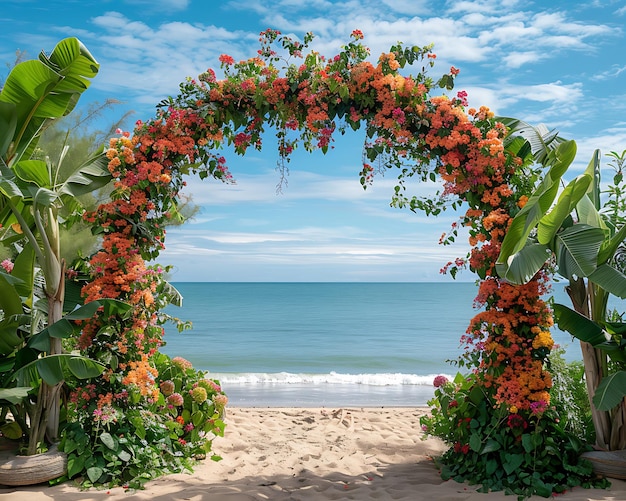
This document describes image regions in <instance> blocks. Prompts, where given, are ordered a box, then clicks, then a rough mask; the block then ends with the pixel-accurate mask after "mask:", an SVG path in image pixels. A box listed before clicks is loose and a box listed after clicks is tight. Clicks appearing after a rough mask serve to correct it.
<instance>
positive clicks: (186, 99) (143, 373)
mask: <svg viewBox="0 0 626 501" xmlns="http://www.w3.org/2000/svg"><path fill="white" fill-rule="evenodd" d="M362 38H363V35H362V33H361V32H360V31H358V30H355V31H354V32H353V33H352V35H351V39H350V41H349V43H347V45H345V46H344V47H343V49H342V50H341V52H339V53H338V54H337V55H335V56H334V57H330V58H325V57H324V56H322V55H320V54H318V53H316V52H308V53H305V50H306V49H307V45H308V44H309V43H310V41H311V40H312V35H310V34H307V36H305V38H304V41H303V43H300V42H297V41H293V40H291V39H290V38H287V37H284V36H282V35H281V34H280V33H279V32H277V31H273V30H267V31H265V32H263V33H261V37H260V44H261V48H260V50H259V51H258V54H257V56H256V57H253V58H250V59H248V60H244V61H239V62H235V61H234V60H233V58H231V57H230V56H227V55H222V56H221V57H220V61H221V64H222V68H223V70H224V73H225V78H224V79H219V80H218V79H217V78H216V75H215V73H214V72H213V71H212V70H208V71H207V72H205V73H203V74H202V75H200V77H199V78H198V79H197V80H192V79H188V80H187V81H185V82H184V83H183V84H181V87H180V94H179V95H178V96H177V97H175V98H170V99H169V100H167V101H164V102H162V103H161V104H160V105H159V109H160V111H159V112H158V114H157V116H156V117H155V118H154V119H152V120H150V121H148V122H145V123H144V122H138V123H137V125H136V128H135V130H134V132H133V134H132V135H131V134H129V133H125V134H123V135H121V136H120V137H116V138H113V139H111V141H110V145H109V149H108V152H107V157H108V159H109V164H108V165H109V171H110V173H111V175H112V177H113V179H114V190H113V192H112V195H111V201H110V202H108V203H105V204H102V205H100V206H99V207H98V208H97V209H96V210H95V211H93V212H89V213H86V214H85V215H84V219H85V220H86V221H88V222H89V223H90V224H91V225H93V227H94V228H96V229H97V230H96V231H97V232H98V233H101V235H102V248H101V250H100V251H99V252H97V253H96V254H95V255H94V256H93V257H92V259H91V261H90V263H89V273H90V278H89V280H88V283H87V284H86V285H85V286H84V288H83V295H84V296H85V298H86V299H85V302H89V301H93V300H97V299H101V298H112V299H120V300H123V301H125V302H128V303H130V304H132V305H133V306H134V308H133V310H132V312H133V313H132V315H131V317H130V319H126V320H125V321H124V322H121V321H119V322H117V321H114V320H115V319H113V318H112V316H110V315H108V316H107V315H106V314H105V313H104V312H102V313H101V314H99V315H98V316H96V317H95V318H93V319H92V320H89V321H86V322H85V323H84V324H83V328H82V335H81V337H80V340H79V346H80V348H81V350H82V351H83V353H84V354H86V355H89V356H92V357H95V358H102V355H103V353H104V352H108V353H109V354H111V353H112V354H113V355H108V356H109V359H110V360H113V361H114V362H113V363H110V364H109V367H110V368H109V370H108V371H107V372H106V373H105V374H104V376H103V378H101V379H100V380H99V381H98V382H96V383H94V384H93V385H92V387H90V390H89V393H88V394H86V393H85V392H84V390H83V389H78V390H76V391H75V392H74V396H73V398H74V399H75V401H76V409H77V410H78V412H80V411H81V409H91V408H92V407H93V404H94V402H97V404H96V406H97V408H99V409H103V408H104V407H105V406H106V405H113V406H115V405H116V404H120V402H122V400H123V399H127V398H128V395H125V394H124V388H125V387H128V385H131V386H132V387H133V388H135V389H137V394H136V396H135V397H133V398H135V399H136V400H137V401H139V400H141V399H145V400H146V401H148V402H153V401H156V400H158V399H159V397H160V395H159V394H160V393H162V394H167V391H170V390H169V389H164V388H163V380H164V378H163V377H162V376H163V375H162V374H160V373H159V372H160V371H161V370H162V368H160V367H158V365H155V363H154V357H155V356H157V354H158V348H159V346H160V345H161V343H162V341H161V335H162V327H161V320H162V319H161V317H160V314H159V310H160V309H161V308H162V307H163V306H164V305H165V304H166V303H167V301H168V295H167V284H165V282H164V281H163V279H162V274H161V272H162V270H161V269H160V268H159V267H156V266H154V267H149V266H147V265H146V261H147V260H152V259H154V258H155V257H156V256H158V254H159V251H160V250H161V249H162V248H163V246H164V239H165V229H164V226H165V223H166V222H167V221H169V220H171V219H176V218H178V217H179V213H178V210H177V208H178V198H177V195H178V193H179V191H180V190H181V188H182V187H183V185H184V183H185V182H184V177H185V175H187V174H189V173H196V174H198V175H199V176H200V177H201V178H206V177H214V178H216V179H218V180H222V181H224V182H229V181H230V180H231V179H232V178H231V174H230V173H229V171H228V168H227V161H226V159H225V157H224V156H223V155H221V150H222V149H223V148H224V146H232V147H233V148H234V150H235V152H236V153H238V154H240V155H243V154H245V152H246V150H247V149H248V148H256V149H261V147H262V135H263V133H264V132H265V131H266V128H270V129H271V130H272V131H275V132H276V134H277V136H278V140H279V151H278V153H279V157H280V159H281V161H282V162H283V165H286V163H287V162H289V156H290V154H291V153H292V152H293V150H294V149H295V148H297V147H303V148H304V149H306V150H307V151H312V150H315V149H320V150H322V151H323V152H324V153H326V152H327V150H328V149H329V148H330V147H331V146H332V141H333V135H334V134H336V133H337V132H340V133H343V132H345V131H346V130H348V129H353V130H357V129H359V128H361V127H363V128H364V129H365V132H366V136H367V139H366V141H365V145H364V149H363V156H364V158H363V169H362V170H361V172H360V182H361V184H362V185H363V186H364V187H367V185H368V184H370V183H371V182H372V181H373V179H374V177H375V174H376V173H377V171H378V170H384V171H389V172H393V173H395V174H397V176H398V183H397V186H396V188H395V192H394V194H393V202H392V203H393V205H395V206H397V207H407V208H409V209H411V210H422V211H425V212H426V213H427V214H433V215H436V214H437V213H439V212H440V211H441V210H444V209H445V208H446V207H447V206H452V207H454V208H459V207H461V206H463V207H464V208H465V213H464V215H463V216H462V217H461V219H460V222H459V223H460V224H461V225H463V226H466V227H467V228H468V229H469V235H470V244H471V246H472V249H471V252H470V254H469V255H468V256H467V258H466V259H458V260H457V261H456V262H454V263H449V264H448V265H447V266H446V267H445V271H448V272H450V273H451V274H453V275H454V274H455V273H456V272H457V270H458V269H459V268H463V267H469V269H470V270H471V271H472V272H474V273H476V274H477V276H478V278H479V280H480V285H479V291H478V295H477V297H476V300H475V303H476V305H477V306H479V307H484V311H482V312H480V313H478V314H477V315H476V316H475V317H474V318H473V319H472V320H471V322H470V325H469V327H468V329H467V332H466V333H465V334H464V335H463V336H462V342H463V343H464V344H465V346H466V352H465V355H464V356H463V358H462V359H461V360H460V361H459V363H460V365H464V366H465V367H467V368H468V369H469V371H470V375H469V376H467V377H464V378H461V379H459V380H457V381H455V382H447V383H445V384H446V385H452V386H453V387H454V389H453V391H452V393H451V396H450V398H449V399H448V401H447V404H446V408H445V409H443V408H439V409H435V410H434V412H435V416H437V413H438V419H434V420H428V419H427V420H425V421H424V426H426V427H428V426H431V427H432V426H436V423H437V422H438V423H439V424H441V422H442V419H444V420H448V422H451V420H454V421H455V423H456V420H458V426H457V427H456V429H454V430H451V431H450V434H449V436H448V437H447V439H449V441H450V442H451V443H453V444H454V445H453V446H452V447H451V449H450V450H449V451H448V453H446V457H445V458H444V460H445V461H444V462H446V463H447V464H448V470H447V471H448V475H449V476H450V477H454V478H456V479H457V480H464V479H467V480H471V481H473V482H479V483H484V484H485V485H487V486H488V488H494V489H513V490H514V491H515V492H519V493H524V494H529V493H533V492H540V487H537V485H539V484H538V483H536V482H535V480H532V482H530V481H524V482H523V483H521V484H520V482H521V480H519V479H518V480H515V479H513V478H509V477H510V475H508V474H504V476H502V477H498V479H496V480H497V481H494V480H493V479H492V478H491V477H493V476H494V472H495V471H496V470H498V471H504V472H509V473H510V471H513V470H514V469H516V468H520V467H522V465H523V468H525V470H524V471H529V472H530V473H528V478H530V476H531V475H532V474H533V472H534V471H540V470H541V469H542V468H544V467H545V464H543V465H536V464H535V465H533V464H531V463H532V462H531V461H530V460H528V461H527V460H526V459H524V458H525V456H524V454H526V455H527V456H530V455H532V454H531V453H533V451H535V450H536V449H538V448H539V447H545V443H543V442H541V443H540V441H537V440H541V439H532V440H535V442H532V443H530V442H528V443H526V440H527V439H524V443H523V444H522V443H521V439H519V440H518V438H519V437H522V435H523V433H524V430H525V429H526V427H528V426H531V427H534V429H535V430H536V431H537V433H536V435H541V433H540V432H541V431H542V430H544V431H545V430H548V432H549V434H552V435H554V436H557V438H556V439H555V440H556V442H555V448H554V454H553V455H552V456H551V458H549V460H550V461H553V463H554V465H553V466H552V467H551V468H550V469H549V470H548V473H546V475H554V470H555V469H557V467H556V466H555V465H556V462H557V461H560V460H561V459H562V456H561V454H562V447H561V445H562V442H563V441H564V440H565V438H563V437H562V436H560V435H558V433H557V432H556V431H555V429H556V428H558V426H557V425H556V424H555V423H556V422H557V421H558V420H556V421H555V419H554V418H553V417H552V416H549V415H548V411H549V408H550V394H549V390H550V387H551V384H552V382H551V378H550V374H549V373H548V372H547V371H546V367H545V363H546V360H547V357H548V354H549V352H550V350H551V348H552V346H553V341H552V338H551V336H550V327H551V326H552V323H553V321H552V315H551V311H550V309H549V308H548V307H547V305H546V303H545V302H544V301H543V300H542V299H541V296H542V295H543V294H544V293H545V292H546V288H547V281H546V280H547V278H546V276H545V275H544V274H543V273H542V272H541V273H539V274H538V275H537V276H535V277H534V278H533V279H532V280H531V281H529V282H528V283H527V284H526V285H522V286H515V285H511V284H509V283H507V282H506V281H504V280H502V279H500V278H499V277H498V275H497V273H496V272H495V263H496V260H497V258H498V255H499V253H500V245H501V242H502V240H503V238H504V236H505V234H506V232H507V228H508V227H509V225H510V223H511V221H512V218H513V217H514V216H515V215H516V214H517V213H518V212H519V210H520V208H521V207H522V206H523V205H524V203H525V201H526V200H527V197H528V195H529V194H530V192H531V190H532V188H533V184H534V181H535V180H536V172H535V171H533V170H532V169H531V167H530V164H531V162H530V161H529V159H528V158H527V157H526V156H523V155H521V154H520V156H518V153H520V152H519V144H518V143H511V144H506V143H505V141H506V139H507V133H508V132H507V128H506V127H505V126H504V125H503V124H502V123H500V122H498V121H497V120H496V119H495V118H494V116H493V113H492V112H491V111H490V110H488V109H487V108H480V109H478V110H476V109H468V110H466V107H467V100H466V96H467V95H466V93H465V92H463V91H461V92H457V93H456V95H454V97H446V96H431V93H432V92H433V91H435V90H436V89H437V87H440V88H446V89H448V90H451V89H452V88H453V85H454V77H455V76H456V75H457V73H458V70H457V69H456V68H454V67H452V68H450V71H449V72H448V73H446V74H444V75H443V76H442V77H441V78H440V79H439V80H437V81H435V80H433V79H432V78H431V77H429V76H428V75H427V70H426V68H427V67H433V66H434V63H435V59H436V56H435V54H434V53H432V51H431V48H432V47H424V48H421V47H411V48H405V47H403V46H401V45H395V46H393V47H391V49H390V51H389V52H388V53H384V54H382V55H381V56H380V57H379V59H378V62H377V64H375V65H374V64H372V63H370V62H369V61H368V60H367V58H368V56H369V51H368V49H367V48H366V47H364V46H363V45H362V44H361V39H362ZM281 61H285V63H281ZM415 63H419V64H422V65H423V67H422V68H421V71H419V72H418V73H417V74H416V75H415V76H404V75H402V74H401V73H400V71H401V70H402V69H403V68H404V67H405V66H406V65H411V64H415ZM279 64H283V66H282V67H279ZM516 148H517V149H516ZM412 178H415V179H417V180H427V179H431V180H435V179H437V178H440V179H442V180H443V190H442V192H441V193H440V194H439V195H440V196H439V197H438V198H436V199H434V200H422V199H418V198H416V197H410V196H409V195H407V191H406V187H407V183H408V182H409V181H410V180H411V179H412ZM456 236H457V228H456V227H453V228H452V229H451V232H450V233H449V234H448V235H447V236H444V237H442V243H449V242H450V241H451V240H454V238H455V237H456ZM441 383H442V384H443V382H441ZM159 385H161V386H160V387H159ZM170 393H171V391H170ZM454 397H456V399H455V400H454V405H451V402H452V401H453V398H454ZM461 397H463V399H462V398H461ZM89 402H90V404H89V405H88V403H89ZM124 402H126V400H124ZM448 404H450V405H448ZM90 405H91V407H90ZM120 405H121V404H120ZM124 405H126V404H124ZM185 418H187V422H191V421H193V416H192V415H191V414H190V415H188V416H185V417H184V418H183V422H185ZM190 420H191V421H190ZM546 423H547V424H546ZM213 424H215V427H214V428H213V431H215V432H216V433H220V432H221V428H220V426H221V425H220V423H219V422H218V421H214V422H213ZM498 426H502V427H504V428H507V426H508V430H509V432H508V433H509V434H508V435H507V436H506V437H505V438H503V439H502V440H505V441H507V442H506V443H504V442H496V441H494V440H493V439H492V438H493V437H491V438H490V435H491V434H492V432H493V430H494V429H496V428H497V427H498ZM555 427H556V428H555ZM429 431H431V432H435V431H437V430H432V429H431V430H429ZM439 431H440V432H441V430H439ZM144 433H146V431H145V430H144ZM416 433H417V431H416ZM528 440H531V439H528ZM559 440H560V441H561V442H559ZM557 442H558V443H557ZM516 443H517V447H518V448H520V450H521V452H520V453H519V454H512V455H511V456H510V457H509V455H506V456H505V455H503V450H504V448H505V447H509V446H514V445H515V444H516ZM520 458H521V459H520ZM527 463H528V464H527ZM574 463H575V461H574V459H572V464H574ZM502 466H503V468H504V469H502ZM537 467H539V469H537ZM561 470H562V467H561ZM540 473H541V475H544V473H543V472H542V471H541V472H540ZM587 473H588V472H587ZM541 475H540V476H541ZM496 477H497V475H496ZM569 478H570V479H571V478H574V477H572V476H571V475H570V477H569ZM581 478H582V477H581ZM541 479H543V480H541ZM540 480H541V482H544V480H545V479H544V477H541V478H540ZM568 482H571V480H567V477H565V476H563V477H560V480H559V479H557V480H556V481H555V482H554V484H553V485H550V487H549V488H548V489H549V491H550V492H552V491H553V490H554V491H555V492H557V491H559V490H562V489H564V488H565V487H567V483H568ZM581 482H583V480H578V483H581ZM544 483H546V484H547V480H545V482H544ZM533 486H534V487H533Z"/></svg>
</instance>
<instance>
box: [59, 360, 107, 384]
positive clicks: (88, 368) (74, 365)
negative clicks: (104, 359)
mask: <svg viewBox="0 0 626 501" xmlns="http://www.w3.org/2000/svg"><path fill="white" fill-rule="evenodd" d="M67 368H68V369H69V370H70V372H71V373H72V374H73V375H74V376H76V377H77V378H78V379H89V378H92V377H97V376H99V375H100V374H102V373H103V372H104V369H105V368H106V367H105V365H104V364H101V363H100V362H97V361H96V360H92V359H90V358H87V357H80V356H71V357H70V358H68V359H67Z"/></svg>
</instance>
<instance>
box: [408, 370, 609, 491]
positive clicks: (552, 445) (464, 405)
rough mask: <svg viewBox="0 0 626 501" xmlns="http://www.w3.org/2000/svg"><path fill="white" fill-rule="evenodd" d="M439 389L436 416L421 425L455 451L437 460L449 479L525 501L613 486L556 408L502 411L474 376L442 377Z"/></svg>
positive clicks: (434, 405) (433, 409)
mask: <svg viewBox="0 0 626 501" xmlns="http://www.w3.org/2000/svg"><path fill="white" fill-rule="evenodd" d="M435 385H436V386H435V396H434V398H432V399H431V400H430V401H429V402H428V405H429V406H430V407H431V413H430V415H427V416H423V417H422V418H420V423H421V425H422V431H423V432H424V433H425V435H430V436H434V437H439V438H441V439H443V440H444V441H445V442H446V443H447V444H448V445H449V446H450V448H449V449H448V450H447V451H446V452H445V453H444V454H443V456H442V457H441V458H438V459H437V461H438V462H439V463H440V464H439V466H440V468H441V476H442V478H443V479H444V480H448V479H453V480H455V481H457V482H469V483H470V484H472V485H480V487H479V489H478V491H479V492H490V491H504V492H505V493H507V494H517V495H518V496H519V498H520V499H524V498H526V497H530V496H531V495H534V494H536V495H539V496H543V497H550V496H552V495H553V494H561V493H564V492H566V491H567V490H570V489H571V488H573V487H579V486H581V487H586V488H589V487H596V488H605V487H607V486H609V485H610V483H609V482H608V481H607V480H606V479H600V478H597V477H596V476H595V474H594V473H593V471H592V465H591V463H590V462H589V461H587V460H585V459H583V458H582V457H581V454H582V453H583V452H585V451H587V450H590V449H591V448H590V447H589V446H588V445H587V444H584V443H583V442H582V441H581V440H579V439H578V438H576V437H575V436H573V435H572V434H571V433H570V432H569V431H568V430H566V429H565V426H564V423H563V422H562V421H561V419H560V417H559V415H558V413H557V412H556V411H555V409H554V407H550V408H547V407H546V406H545V405H542V404H539V403H536V404H535V405H533V406H532V407H531V411H530V412H529V413H524V412H520V411H519V410H518V409H515V408H512V409H506V408H504V407H502V406H498V405H497V404H496V402H495V401H494V399H493V397H492V396H490V395H489V394H488V393H486V392H485V391H484V389H483V388H482V386H481V384H480V383H479V382H478V381H477V380H476V377H475V376H473V375H470V376H464V375H462V374H460V373H459V374H457V376H456V377H455V378H454V380H453V381H448V380H447V379H446V378H445V377H443V376H438V377H437V378H436V379H435Z"/></svg>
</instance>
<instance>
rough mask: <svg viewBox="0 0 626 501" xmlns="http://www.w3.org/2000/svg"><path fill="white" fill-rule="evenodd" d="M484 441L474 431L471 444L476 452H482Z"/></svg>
mask: <svg viewBox="0 0 626 501" xmlns="http://www.w3.org/2000/svg"><path fill="white" fill-rule="evenodd" d="M482 445H483V443H482V440H481V439H480V435H478V433H472V434H471V436H470V439H469V446H470V449H472V450H473V451H474V452H480V449H481V447H482Z"/></svg>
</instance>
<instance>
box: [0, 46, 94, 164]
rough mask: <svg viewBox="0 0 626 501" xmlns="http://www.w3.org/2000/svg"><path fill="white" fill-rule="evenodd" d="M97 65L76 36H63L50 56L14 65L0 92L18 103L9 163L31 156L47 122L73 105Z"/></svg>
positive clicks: (1, 98)
mask: <svg viewBox="0 0 626 501" xmlns="http://www.w3.org/2000/svg"><path fill="white" fill-rule="evenodd" d="M98 67H99V65H98V63H97V61H96V60H95V59H94V58H93V56H92V55H91V54H90V53H89V51H88V50H87V49H86V48H85V47H84V46H83V44H82V43H81V42H80V41H79V40H78V39H76V38H66V39H64V40H61V41H60V42H59V43H58V44H57V45H56V47H55V48H54V50H53V51H52V54H51V55H50V57H47V56H46V55H45V54H44V53H42V54H41V55H40V56H39V60H36V59H35V60H30V61H23V62H21V63H19V64H17V65H16V66H15V67H13V69H12V70H11V72H10V73H9V76H8V77H7V79H6V81H5V82H4V87H3V88H2V91H1V92H0V102H4V103H11V104H13V105H14V106H15V116H16V125H15V128H14V129H13V130H14V134H13V135H12V137H11V140H12V141H13V142H14V144H15V148H14V149H13V150H12V154H11V158H10V159H8V162H7V163H8V164H9V165H12V164H13V163H15V162H17V161H19V160H21V159H29V158H30V157H31V155H32V153H33V151H34V149H35V147H36V145H37V142H38V140H39V136H40V134H41V131H42V130H43V128H44V125H45V123H46V122H47V121H48V120H50V119H56V118H60V117H62V116H65V115H67V114H68V113H70V112H71V111H72V110H73V109H74V107H75V106H76V103H77V102H78V99H79V97H80V95H81V94H82V92H83V91H84V90H85V89H86V88H87V87H88V86H89V83H90V79H91V78H93V77H94V76H95V75H96V73H97V71H98ZM4 142H6V139H4V138H3V140H2V143H4Z"/></svg>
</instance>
